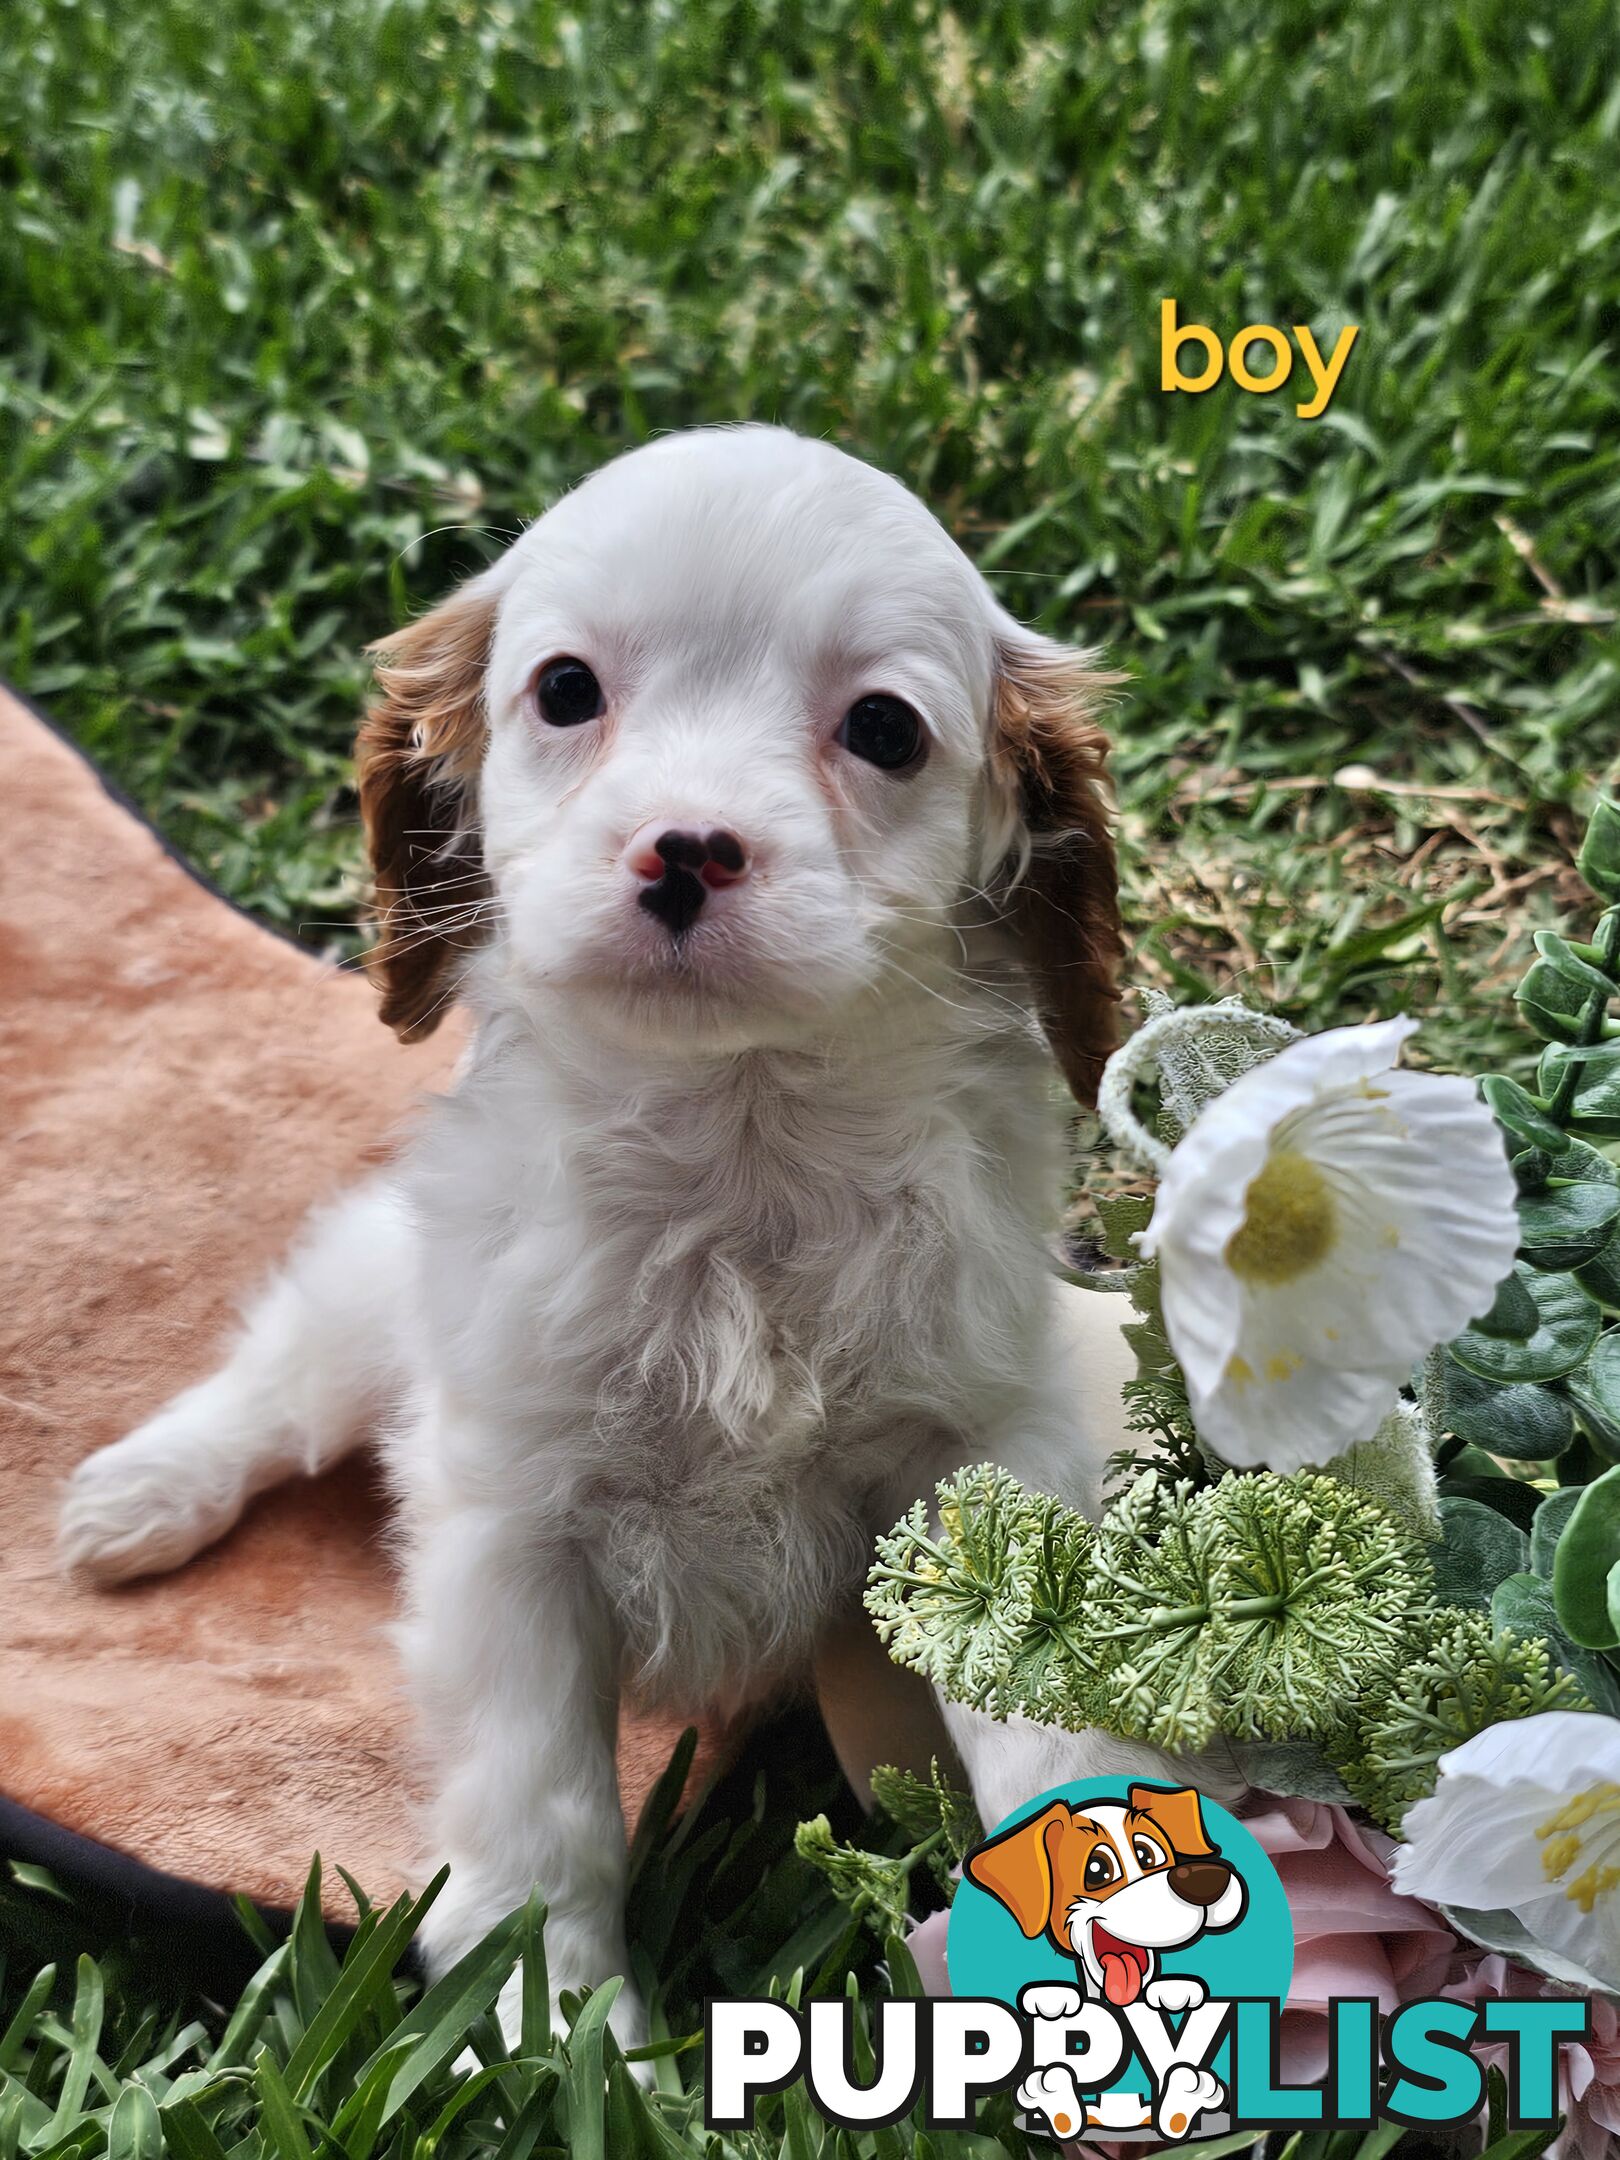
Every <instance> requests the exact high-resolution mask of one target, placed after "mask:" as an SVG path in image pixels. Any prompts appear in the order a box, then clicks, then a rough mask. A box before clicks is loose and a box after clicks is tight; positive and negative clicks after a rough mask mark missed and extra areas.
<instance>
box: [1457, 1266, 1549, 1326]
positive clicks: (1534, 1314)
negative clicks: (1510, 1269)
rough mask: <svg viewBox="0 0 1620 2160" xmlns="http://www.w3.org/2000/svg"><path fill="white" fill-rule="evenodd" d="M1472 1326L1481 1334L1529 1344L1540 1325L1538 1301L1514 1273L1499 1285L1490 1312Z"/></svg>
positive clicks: (1503, 1278)
mask: <svg viewBox="0 0 1620 2160" xmlns="http://www.w3.org/2000/svg"><path fill="white" fill-rule="evenodd" d="M1473 1325H1474V1327H1475V1329H1477V1331H1478V1332H1479V1333H1480V1334H1481V1335H1494V1336H1497V1337H1499V1338H1501V1339H1503V1340H1506V1341H1508V1342H1528V1341H1529V1339H1530V1337H1531V1336H1532V1335H1533V1334H1534V1333H1535V1332H1536V1329H1537V1328H1538V1327H1539V1326H1540V1325H1541V1314H1540V1311H1539V1310H1538V1309H1537V1306H1536V1301H1535V1299H1534V1298H1533V1297H1532V1296H1531V1295H1530V1293H1529V1291H1528V1290H1527V1289H1526V1288H1525V1287H1524V1283H1523V1281H1522V1280H1521V1278H1520V1277H1519V1275H1518V1274H1517V1273H1516V1272H1515V1273H1514V1274H1511V1275H1504V1276H1503V1277H1502V1280H1501V1281H1500V1282H1499V1283H1498V1284H1497V1286H1496V1297H1495V1299H1494V1301H1493V1303H1492V1305H1491V1309H1490V1311H1489V1312H1488V1313H1485V1314H1483V1315H1482V1316H1481V1317H1480V1318H1479V1319H1478V1320H1476V1321H1475V1322H1474V1323H1473Z"/></svg>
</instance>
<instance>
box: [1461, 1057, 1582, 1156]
mask: <svg viewBox="0 0 1620 2160" xmlns="http://www.w3.org/2000/svg"><path fill="white" fill-rule="evenodd" d="M1479 1092H1480V1093H1481V1095H1483V1096H1484V1098H1485V1100H1486V1102H1487V1103H1488V1104H1489V1105H1490V1107H1491V1109H1492V1111H1493V1112H1494V1113H1495V1116H1496V1121H1497V1123H1498V1124H1499V1125H1501V1126H1503V1127H1505V1129H1506V1130H1507V1131H1508V1132H1510V1133H1511V1134H1512V1135H1513V1137H1514V1139H1516V1140H1518V1141H1520V1142H1522V1143H1523V1145H1524V1146H1526V1147H1537V1148H1545V1149H1546V1150H1547V1152H1548V1153H1549V1154H1550V1155H1556V1154H1557V1153H1558V1151H1559V1149H1560V1148H1561V1147H1562V1146H1563V1144H1564V1134H1563V1132H1562V1130H1561V1129H1560V1128H1559V1127H1558V1126H1557V1125H1555V1124H1554V1123H1553V1121H1552V1119H1551V1118H1550V1117H1548V1115H1547V1113H1546V1107H1545V1105H1544V1104H1542V1103H1540V1102H1538V1101H1537V1099H1536V1097H1535V1096H1534V1095H1532V1094H1531V1093H1530V1092H1529V1090H1528V1089H1527V1088H1522V1087H1520V1085H1519V1083H1518V1081H1517V1080H1510V1079H1509V1078H1508V1076H1507V1074H1506V1073H1490V1074H1488V1075H1487V1076H1486V1078H1485V1079H1483V1080H1482V1081H1481V1082H1480V1083H1479Z"/></svg>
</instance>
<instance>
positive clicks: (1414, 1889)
mask: <svg viewBox="0 0 1620 2160" xmlns="http://www.w3.org/2000/svg"><path fill="white" fill-rule="evenodd" d="M1519 1722H1520V1723H1523V1724H1528V1723H1533V1722H1534V1720H1533V1719H1521V1720H1519ZM1491 1730H1492V1731H1493V1732H1506V1731H1508V1730H1510V1728H1509V1727H1508V1726H1506V1725H1497V1726H1492V1727H1491ZM1563 1804H1564V1795H1563V1794H1562V1793H1560V1792H1558V1791H1557V1790H1556V1789H1555V1788H1553V1787H1552V1786H1549V1785H1542V1784H1532V1783H1523V1784H1518V1785H1515V1786H1513V1787H1512V1788H1511V1789H1504V1788H1502V1787H1500V1786H1497V1785H1495V1784H1492V1783H1490V1782H1488V1781H1486V1780H1483V1779H1480V1778H1473V1777H1445V1776H1442V1777H1441V1779H1440V1782H1439V1783H1438V1785H1437V1786H1436V1787H1435V1789H1434V1791H1433V1792H1432V1793H1431V1794H1430V1795H1429V1797H1428V1799H1427V1800H1419V1801H1417V1802H1416V1803H1415V1804H1414V1805H1413V1806H1412V1807H1409V1808H1408V1809H1407V1811H1406V1816H1405V1819H1404V1820H1403V1822H1402V1824H1401V1834H1402V1836H1403V1838H1404V1839H1405V1840H1406V1842H1405V1843H1404V1844H1402V1845H1400V1846H1398V1847H1397V1848H1396V1851H1395V1853H1394V1855H1393V1857H1392V1859H1391V1862H1390V1869H1391V1880H1392V1881H1393V1883H1394V1885H1395V1888H1396V1889H1397V1890H1399V1891H1400V1892H1401V1894H1402V1895H1403V1896H1404V1897H1420V1898H1426V1899H1427V1900H1428V1902H1429V1903H1430V1904H1431V1905H1471V1906H1474V1907H1476V1908H1478V1909H1479V1910H1480V1911H1487V1912H1494V1911H1496V1910H1497V1909H1498V1908H1499V1907H1507V1908H1511V1909H1512V1910H1514V1911H1517V1910H1519V1909H1520V1908H1521V1907H1522V1906H1523V1904H1524V1903H1525V1901H1526V1900H1527V1899H1531V1898H1540V1897H1544V1896H1545V1895H1546V1891H1547V1875H1546V1870H1545V1869H1544V1868H1543V1867H1542V1864H1541V1848H1540V1846H1539V1845H1538V1844H1537V1842H1536V1826H1537V1824H1539V1823H1544V1822H1545V1821H1546V1820H1547V1819H1548V1817H1549V1816H1551V1815H1555V1814H1556V1813H1557V1812H1558V1810H1559V1808H1560V1807H1562V1806H1563Z"/></svg>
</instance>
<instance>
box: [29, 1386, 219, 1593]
mask: <svg viewBox="0 0 1620 2160" xmlns="http://www.w3.org/2000/svg"><path fill="white" fill-rule="evenodd" d="M215 1440H216V1436H215V1435H214V1434H213V1433H212V1432H211V1431H210V1432H207V1433H204V1432H201V1431H199V1430H198V1429H197V1427H196V1425H195V1423H194V1421H193V1420H192V1419H191V1418H189V1417H188V1416H187V1414H186V1413H185V1412H184V1411H183V1410H181V1409H180V1408H179V1407H178V1406H174V1407H171V1408H170V1409H168V1410H161V1411H159V1413H158V1415H157V1416H156V1417H155V1418H153V1419H151V1421H150V1422H149V1423H148V1424H145V1425H142V1426H141V1427H140V1428H139V1429H138V1430H137V1431H135V1432H132V1433H131V1434H130V1435H129V1436H128V1438H127V1439H124V1440H118V1441H115V1442H114V1444H113V1445H112V1446H111V1447H105V1448H98V1449H97V1451H96V1453H95V1454H94V1455H89V1456H87V1457H86V1458H85V1460H84V1461H83V1462H82V1463H80V1465H79V1467H78V1469H77V1470H75V1471H74V1473H73V1475H72V1477H71V1478H69V1480H68V1484H67V1490H66V1492H65V1494H64V1496H63V1500H62V1512H61V1515H60V1517H59V1518H58V1523H57V1551H58V1553H59V1555H60V1557H61V1560H62V1562H63V1565H64V1566H66V1567H68V1568H71V1569H75V1570H77V1571H79V1572H81V1573H83V1574H85V1575H89V1576H91V1577H93V1578H94V1579H95V1580H96V1581H98V1582H109V1583H110V1582H128V1581H131V1580H132V1579H133V1578H134V1577H135V1576H137V1575H161V1574H163V1573H165V1572H166V1571H167V1570H168V1569H169V1568H177V1567H179V1566H180V1565H181V1563H182V1562H183V1561H186V1560H189V1559H190V1558H191V1556H192V1554H193V1553H196V1552H200V1551H201V1550H202V1548H203V1547H204V1546H205V1545H211V1544H212V1543H213V1541H214V1539H215V1538H217V1537H220V1536H222V1535H223V1534H224V1532H225V1531H227V1530H228V1529H229V1528H230V1527H231V1525H232V1523H234V1522H235V1520H236V1518H237V1516H238V1515H239V1514H240V1513H241V1510H242V1494H241V1489H240V1486H239V1485H238V1484H237V1482H236V1481H235V1479H234V1478H233V1477H232V1476H230V1475H229V1474H228V1473H227V1472H224V1471H223V1469H222V1465H221V1463H220V1459H219V1453H218V1450H217V1447H216V1445H215Z"/></svg>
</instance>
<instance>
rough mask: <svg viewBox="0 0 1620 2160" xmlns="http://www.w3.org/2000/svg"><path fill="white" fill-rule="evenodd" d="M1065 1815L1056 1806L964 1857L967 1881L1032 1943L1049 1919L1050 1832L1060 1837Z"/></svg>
mask: <svg viewBox="0 0 1620 2160" xmlns="http://www.w3.org/2000/svg"><path fill="white" fill-rule="evenodd" d="M1068 1816H1069V1810H1068V1808H1067V1807H1066V1806H1065V1804H1064V1803H1063V1802H1062V1801H1061V1800H1054V1801H1053V1802H1052V1805H1051V1806H1050V1807H1049V1808H1043V1809H1042V1810H1041V1812H1040V1814H1039V1815H1032V1816H1031V1817H1030V1818H1029V1820H1028V1821H1027V1822H1021V1823H1019V1824H1018V1825H1017V1826H1016V1827H1015V1828H1014V1829H1011V1830H1004V1831H1003V1832H1002V1833H1001V1835H1000V1837H998V1838H992V1839H991V1840H990V1842H989V1844H988V1845H981V1846H980V1847H979V1848H978V1850H977V1851H976V1852H971V1853H969V1854H968V1856H967V1860H966V1862H965V1868H966V1873H967V1877H968V1880H969V1881H970V1882H976V1883H977V1884H978V1886H979V1888H980V1889H981V1890H988V1891H989V1893H990V1895H991V1896H992V1897H993V1898H995V1899H996V1900H997V1901H998V1902H999V1903H1000V1904H1002V1905H1005V1906H1006V1908H1007V1910H1008V1911H1009V1912H1010V1913H1011V1914H1012V1916H1013V1918H1014V1919H1015V1920H1016V1921H1017V1922H1018V1925H1019V1927H1020V1928H1022V1930H1023V1932H1024V1933H1025V1935H1027V1936H1028V1937H1029V1938H1030V1939H1031V1940H1033V1939H1034V1938H1035V1936H1037V1935H1044V1934H1045V1932H1046V1929H1047V1925H1048V1923H1049V1922H1050V1920H1051V1918H1052V1846H1051V1842H1050V1841H1049V1839H1048V1837H1047V1832H1048V1831H1049V1830H1056V1831H1059V1832H1061V1830H1062V1827H1063V1825H1064V1824H1065V1823H1066V1822H1067V1820H1068Z"/></svg>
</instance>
